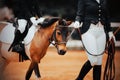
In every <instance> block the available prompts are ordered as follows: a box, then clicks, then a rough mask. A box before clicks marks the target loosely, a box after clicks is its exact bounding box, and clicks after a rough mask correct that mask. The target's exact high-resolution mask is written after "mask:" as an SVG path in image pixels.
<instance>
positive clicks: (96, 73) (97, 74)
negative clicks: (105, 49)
mask: <svg viewBox="0 0 120 80" xmlns="http://www.w3.org/2000/svg"><path fill="white" fill-rule="evenodd" d="M93 80H101V65H95V66H94V67H93Z"/></svg>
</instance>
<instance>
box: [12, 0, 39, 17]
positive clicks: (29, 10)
mask: <svg viewBox="0 0 120 80" xmlns="http://www.w3.org/2000/svg"><path fill="white" fill-rule="evenodd" d="M11 1H12V7H11V8H12V9H13V12H14V14H15V16H16V17H17V18H19V19H29V18H30V17H32V16H38V17H41V11H40V7H39V2H38V0H11Z"/></svg>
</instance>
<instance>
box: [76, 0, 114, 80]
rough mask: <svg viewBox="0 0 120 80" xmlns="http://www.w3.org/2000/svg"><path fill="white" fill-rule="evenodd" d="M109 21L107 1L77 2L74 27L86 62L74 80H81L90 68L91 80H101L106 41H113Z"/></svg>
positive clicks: (86, 0) (80, 0)
mask: <svg viewBox="0 0 120 80" xmlns="http://www.w3.org/2000/svg"><path fill="white" fill-rule="evenodd" d="M109 20H110V19H109V11H108V9H107V0H78V5H77V15H76V18H75V23H74V27H75V28H79V29H80V33H81V40H82V43H83V46H84V48H85V51H86V54H87V57H88V60H87V61H86V62H85V64H84V65H83V66H82V68H81V71H80V73H79V75H78V76H77V78H76V80H83V79H84V77H85V76H86V74H87V73H88V72H89V71H90V70H91V68H93V80H101V65H102V57H103V53H104V50H105V46H106V41H107V40H111V38H114V40H115V37H114V35H113V32H112V28H111V27H110V21H109ZM81 24H82V25H81ZM106 34H108V35H109V39H107V38H106V37H107V36H106Z"/></svg>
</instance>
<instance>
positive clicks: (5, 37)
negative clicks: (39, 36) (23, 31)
mask: <svg viewBox="0 0 120 80" xmlns="http://www.w3.org/2000/svg"><path fill="white" fill-rule="evenodd" d="M37 30H38V29H37V27H36V26H31V28H30V29H29V31H28V34H27V35H26V37H25V39H24V43H25V45H27V44H29V43H30V42H31V41H32V39H33V37H34V34H35V32H36V31H37ZM14 31H15V27H13V24H12V23H9V24H8V25H6V27H5V28H4V29H3V30H2V31H1V33H0V41H1V42H4V43H8V44H11V43H12V42H13V40H14V36H15V34H14ZM18 37H19V36H18Z"/></svg>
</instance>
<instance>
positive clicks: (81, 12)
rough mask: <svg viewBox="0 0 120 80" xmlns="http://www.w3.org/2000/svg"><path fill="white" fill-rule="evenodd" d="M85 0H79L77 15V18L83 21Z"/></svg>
mask: <svg viewBox="0 0 120 80" xmlns="http://www.w3.org/2000/svg"><path fill="white" fill-rule="evenodd" d="M84 10H85V9H84V0H78V5H77V15H76V18H75V20H76V21H79V22H81V21H82V20H83V17H84Z"/></svg>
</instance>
